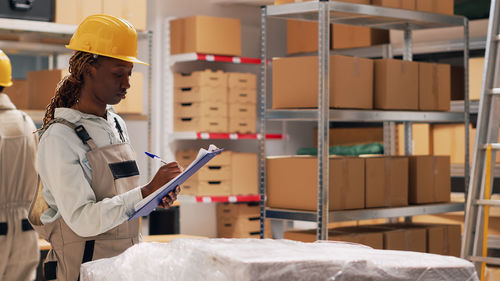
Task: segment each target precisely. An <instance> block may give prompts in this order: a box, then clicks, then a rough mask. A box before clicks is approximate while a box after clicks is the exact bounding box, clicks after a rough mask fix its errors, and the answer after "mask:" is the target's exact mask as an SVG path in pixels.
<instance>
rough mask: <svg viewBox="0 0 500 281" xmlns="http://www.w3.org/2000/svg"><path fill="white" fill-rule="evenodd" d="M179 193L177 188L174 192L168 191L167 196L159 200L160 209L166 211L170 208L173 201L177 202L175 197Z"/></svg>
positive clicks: (178, 187) (179, 189)
mask: <svg viewBox="0 0 500 281" xmlns="http://www.w3.org/2000/svg"><path fill="white" fill-rule="evenodd" d="M179 192H181V187H180V186H177V187H176V188H175V190H174V191H170V192H169V193H168V195H167V196H165V197H163V198H162V199H161V203H160V205H159V206H160V207H162V208H165V209H168V208H169V207H171V206H172V205H173V204H174V202H175V200H177V195H178V194H179Z"/></svg>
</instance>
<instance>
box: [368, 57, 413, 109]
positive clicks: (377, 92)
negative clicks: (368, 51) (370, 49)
mask: <svg viewBox="0 0 500 281" xmlns="http://www.w3.org/2000/svg"><path fill="white" fill-rule="evenodd" d="M374 84H375V87H374V107H375V108H376V109H400V110H418V63H416V62H411V61H402V60H395V59H382V60H375V83H374Z"/></svg>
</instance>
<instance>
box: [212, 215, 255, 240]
mask: <svg viewBox="0 0 500 281" xmlns="http://www.w3.org/2000/svg"><path fill="white" fill-rule="evenodd" d="M259 229H260V217H259V216H256V217H237V218H231V219H223V218H217V236H226V235H227V234H235V233H250V232H255V231H259Z"/></svg>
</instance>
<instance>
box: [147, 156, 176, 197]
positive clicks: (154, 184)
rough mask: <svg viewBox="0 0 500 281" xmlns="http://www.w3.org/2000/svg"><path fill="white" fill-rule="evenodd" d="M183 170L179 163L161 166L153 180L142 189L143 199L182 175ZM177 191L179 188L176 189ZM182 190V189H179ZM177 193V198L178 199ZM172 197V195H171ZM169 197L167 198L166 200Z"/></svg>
mask: <svg viewBox="0 0 500 281" xmlns="http://www.w3.org/2000/svg"><path fill="white" fill-rule="evenodd" d="M182 171H183V169H182V167H181V166H180V165H179V164H178V163H177V162H170V163H168V164H165V165H163V166H161V167H160V168H159V169H158V171H157V172H156V174H155V176H154V177H153V179H152V180H151V181H150V182H149V183H148V184H146V185H145V186H143V187H142V188H141V193H142V198H146V197H147V196H148V195H149V194H151V193H153V192H155V191H156V190H157V189H158V188H160V187H162V186H164V185H165V184H167V183H168V182H169V181H171V180H172V179H174V178H175V177H177V176H178V175H179V174H180V173H182ZM176 190H177V188H176ZM179 190H180V189H179ZM178 193H179V192H177V193H176V194H175V198H177V194H178ZM169 196H170V194H169ZM166 197H167V196H165V198H166Z"/></svg>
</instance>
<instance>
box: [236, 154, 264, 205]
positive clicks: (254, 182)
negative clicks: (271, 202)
mask: <svg viewBox="0 0 500 281" xmlns="http://www.w3.org/2000/svg"><path fill="white" fill-rule="evenodd" d="M258 175H259V174H258V160H257V154H255V153H245V152H232V153H231V178H232V182H233V185H232V191H231V193H232V194H233V195H248V194H258V193H259V192H258V189H259V182H258V179H259V178H258Z"/></svg>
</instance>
